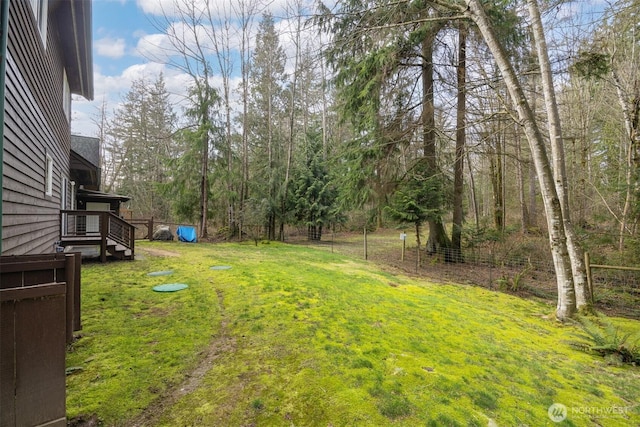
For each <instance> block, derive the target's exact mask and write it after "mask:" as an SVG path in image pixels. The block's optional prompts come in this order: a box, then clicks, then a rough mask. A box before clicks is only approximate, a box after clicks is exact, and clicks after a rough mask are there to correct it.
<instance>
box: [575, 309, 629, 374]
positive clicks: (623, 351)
mask: <svg viewBox="0 0 640 427" xmlns="http://www.w3.org/2000/svg"><path fill="white" fill-rule="evenodd" d="M577 321H578V324H579V325H580V329H581V330H582V332H581V333H578V334H575V335H576V337H577V338H579V341H571V342H570V343H569V344H570V345H571V346H572V347H574V348H575V349H577V350H580V351H584V352H587V353H593V354H597V355H599V356H602V357H604V358H605V359H606V360H607V361H608V362H609V363H612V364H623V363H628V364H632V365H637V364H639V363H640V345H639V343H640V333H638V332H637V333H635V334H632V333H625V332H622V331H620V328H618V327H617V326H616V325H614V324H613V323H612V322H611V321H610V320H608V319H607V318H606V317H605V316H602V315H598V316H597V317H596V318H595V319H594V320H592V319H591V318H589V317H586V316H580V317H578V318H577Z"/></svg>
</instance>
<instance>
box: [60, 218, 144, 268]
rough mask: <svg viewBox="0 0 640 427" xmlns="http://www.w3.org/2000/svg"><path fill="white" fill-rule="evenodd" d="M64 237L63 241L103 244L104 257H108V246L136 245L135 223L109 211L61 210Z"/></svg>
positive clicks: (75, 243) (61, 227) (101, 247)
mask: <svg viewBox="0 0 640 427" xmlns="http://www.w3.org/2000/svg"><path fill="white" fill-rule="evenodd" d="M60 241H61V242H62V244H63V245H67V244H72V245H82V244H86V245H89V244H98V245H100V258H101V261H102V262H105V261H106V259H107V258H106V257H107V248H108V246H110V245H120V246H123V247H124V248H125V249H127V250H130V251H131V258H133V253H134V248H135V226H134V225H132V224H130V223H128V222H127V221H125V220H124V219H122V218H120V217H118V216H117V215H115V214H114V213H113V212H107V211H71V210H62V211H60Z"/></svg>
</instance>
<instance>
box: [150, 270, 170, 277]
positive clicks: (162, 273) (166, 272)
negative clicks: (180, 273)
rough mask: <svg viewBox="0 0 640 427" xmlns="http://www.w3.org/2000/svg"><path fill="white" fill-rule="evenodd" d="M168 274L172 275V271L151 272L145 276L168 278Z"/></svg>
mask: <svg viewBox="0 0 640 427" xmlns="http://www.w3.org/2000/svg"><path fill="white" fill-rule="evenodd" d="M170 274H173V270H166V271H152V272H151V273H147V276H169V275H170Z"/></svg>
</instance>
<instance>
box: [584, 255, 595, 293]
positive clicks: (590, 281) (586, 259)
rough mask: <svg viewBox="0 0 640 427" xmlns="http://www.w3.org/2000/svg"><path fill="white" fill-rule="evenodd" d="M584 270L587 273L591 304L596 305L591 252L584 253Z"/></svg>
mask: <svg viewBox="0 0 640 427" xmlns="http://www.w3.org/2000/svg"><path fill="white" fill-rule="evenodd" d="M584 268H585V270H586V272H587V291H588V292H589V299H590V302H591V304H592V305H593V304H595V298H594V296H593V278H592V277H591V257H590V256H589V252H585V253H584Z"/></svg>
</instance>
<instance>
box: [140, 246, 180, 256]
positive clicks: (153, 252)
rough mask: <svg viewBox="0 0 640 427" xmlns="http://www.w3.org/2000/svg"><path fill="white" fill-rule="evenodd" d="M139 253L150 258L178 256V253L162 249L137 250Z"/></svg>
mask: <svg viewBox="0 0 640 427" xmlns="http://www.w3.org/2000/svg"><path fill="white" fill-rule="evenodd" d="M139 251H140V252H142V253H145V254H147V255H152V256H166V257H179V256H180V254H179V253H178V252H172V251H166V250H164V249H158V248H144V249H139Z"/></svg>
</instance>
